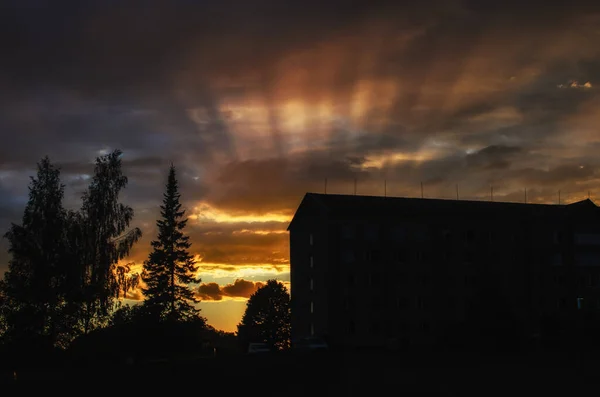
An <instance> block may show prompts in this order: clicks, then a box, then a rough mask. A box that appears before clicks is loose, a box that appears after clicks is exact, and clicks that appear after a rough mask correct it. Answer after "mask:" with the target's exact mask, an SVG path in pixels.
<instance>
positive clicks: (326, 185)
mask: <svg viewBox="0 0 600 397" xmlns="http://www.w3.org/2000/svg"><path fill="white" fill-rule="evenodd" d="M325 194H327V178H325Z"/></svg>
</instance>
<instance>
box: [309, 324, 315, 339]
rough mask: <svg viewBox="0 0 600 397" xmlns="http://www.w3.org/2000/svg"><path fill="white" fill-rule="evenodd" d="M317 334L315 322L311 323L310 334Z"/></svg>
mask: <svg viewBox="0 0 600 397" xmlns="http://www.w3.org/2000/svg"><path fill="white" fill-rule="evenodd" d="M314 335H315V325H314V324H313V323H310V336H314Z"/></svg>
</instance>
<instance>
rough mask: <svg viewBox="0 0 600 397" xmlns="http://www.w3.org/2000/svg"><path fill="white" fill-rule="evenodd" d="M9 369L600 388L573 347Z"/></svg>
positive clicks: (126, 379)
mask: <svg viewBox="0 0 600 397" xmlns="http://www.w3.org/2000/svg"><path fill="white" fill-rule="evenodd" d="M3 375H4V377H3V380H4V381H5V382H6V383H5V384H8V383H11V384H13V385H16V384H42V383H43V384H50V383H56V382H60V383H73V384H76V383H77V384H81V383H85V384H88V385H90V384H98V383H100V384H101V385H102V386H109V385H111V384H114V385H115V386H118V385H120V384H123V383H127V384H130V385H131V384H143V385H145V386H146V387H147V386H148V385H152V386H156V387H163V386H170V387H171V390H173V389H176V388H177V387H178V385H180V384H181V383H180V382H178V380H188V381H190V382H192V383H196V382H197V388H198V389H203V390H205V391H208V390H211V389H212V388H211V387H210V386H211V385H212V386H213V387H214V389H212V390H218V395H220V396H228V395H232V396H233V395H239V394H240V393H243V394H251V395H255V394H256V393H255V392H258V391H260V392H259V393H258V394H257V395H262V396H271V395H273V396H282V397H283V396H311V395H327V396H338V395H340V396H390V395H392V396H413V395H440V396H462V395H477V396H490V395H494V396H495V395H498V396H507V395H512V394H515V393H517V394H519V395H530V396H533V395H576V393H580V392H593V393H594V394H596V393H597V391H598V390H600V359H598V358H596V357H595V355H593V354H589V355H587V357H581V356H579V357H578V356H575V355H572V354H568V353H560V354H559V353H535V354H533V353H528V354H524V353H521V354H504V355H498V354H488V355H485V356H484V355H480V354H473V353H444V354H439V353H438V354H435V355H433V354H396V355H389V354H378V353H372V352H371V353H365V352H363V353H351V354H350V353H345V354H341V353H340V354H331V353H330V354H322V355H310V356H306V355H303V356H298V355H285V354H282V355H273V356H264V357H253V356H231V357H209V358H201V359H194V360H185V361H184V360H180V361H177V362H171V363H169V362H164V361H162V362H153V363H143V364H141V363H138V364H133V365H124V364H114V365H106V364H105V365H103V366H101V367H95V368H94V367H84V366H80V367H73V366H68V367H55V368H53V369H48V368H45V369H31V370H22V371H20V372H17V376H16V381H15V380H14V374H10V373H6V372H5V373H4V374H3ZM186 389H187V387H186ZM193 389H196V387H194V386H192V388H191V390H193ZM211 394H212V393H211Z"/></svg>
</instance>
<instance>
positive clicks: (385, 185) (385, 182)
mask: <svg viewBox="0 0 600 397" xmlns="http://www.w3.org/2000/svg"><path fill="white" fill-rule="evenodd" d="M383 197H387V181H386V180H385V179H384V180H383Z"/></svg>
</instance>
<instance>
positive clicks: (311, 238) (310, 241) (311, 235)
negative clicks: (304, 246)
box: [308, 233, 314, 245]
mask: <svg viewBox="0 0 600 397" xmlns="http://www.w3.org/2000/svg"><path fill="white" fill-rule="evenodd" d="M308 239H309V243H310V245H313V243H314V241H313V234H312V233H311V234H309V235H308Z"/></svg>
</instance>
